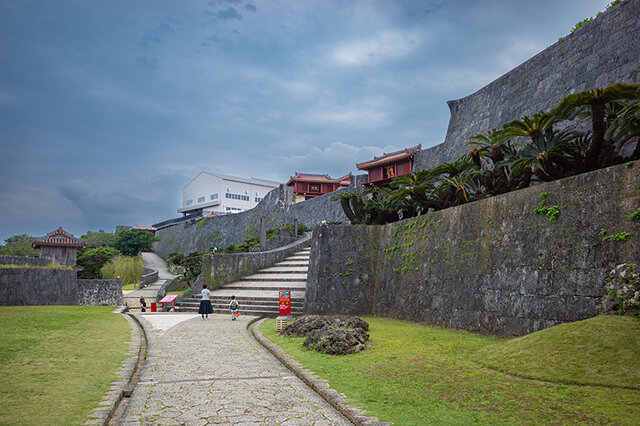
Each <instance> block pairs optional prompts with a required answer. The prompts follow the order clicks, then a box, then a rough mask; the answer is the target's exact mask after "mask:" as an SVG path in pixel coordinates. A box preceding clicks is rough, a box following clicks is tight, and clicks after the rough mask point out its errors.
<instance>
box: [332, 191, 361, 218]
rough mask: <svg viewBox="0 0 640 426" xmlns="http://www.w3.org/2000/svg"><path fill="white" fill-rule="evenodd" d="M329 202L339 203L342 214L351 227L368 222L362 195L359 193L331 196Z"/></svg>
mask: <svg viewBox="0 0 640 426" xmlns="http://www.w3.org/2000/svg"><path fill="white" fill-rule="evenodd" d="M330 199H331V201H339V202H340V206H341V207H342V210H343V211H344V214H345V215H346V216H347V219H349V222H351V224H352V225H364V224H366V223H367V222H368V220H369V214H368V213H367V211H366V210H365V199H364V194H363V193H361V192H355V191H352V192H343V193H340V194H336V195H333V196H331V198H330Z"/></svg>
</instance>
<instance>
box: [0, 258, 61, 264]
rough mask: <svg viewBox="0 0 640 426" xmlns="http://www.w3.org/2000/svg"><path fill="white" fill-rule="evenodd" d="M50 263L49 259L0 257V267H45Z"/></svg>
mask: <svg viewBox="0 0 640 426" xmlns="http://www.w3.org/2000/svg"><path fill="white" fill-rule="evenodd" d="M50 263H51V259H45V258H42V257H27V256H0V265H33V266H47V265H48V264H50Z"/></svg>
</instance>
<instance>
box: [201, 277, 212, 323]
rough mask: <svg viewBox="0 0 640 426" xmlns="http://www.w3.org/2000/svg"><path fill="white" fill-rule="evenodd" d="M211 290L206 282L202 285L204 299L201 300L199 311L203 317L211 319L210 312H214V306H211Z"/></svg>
mask: <svg viewBox="0 0 640 426" xmlns="http://www.w3.org/2000/svg"><path fill="white" fill-rule="evenodd" d="M210 295H211V292H210V291H209V289H208V288H207V285H206V284H203V286H202V300H201V301H200V308H199V309H198V313H199V314H200V315H202V319H203V320H204V319H209V314H212V313H213V306H211V300H209V296H210Z"/></svg>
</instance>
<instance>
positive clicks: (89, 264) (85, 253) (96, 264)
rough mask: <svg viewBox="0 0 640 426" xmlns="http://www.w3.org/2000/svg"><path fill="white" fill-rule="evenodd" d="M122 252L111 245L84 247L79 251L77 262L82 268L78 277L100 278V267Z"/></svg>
mask: <svg viewBox="0 0 640 426" xmlns="http://www.w3.org/2000/svg"><path fill="white" fill-rule="evenodd" d="M119 254H120V252H119V251H118V250H116V249H114V248H111V247H96V248H83V249H82V250H80V251H79V252H78V257H77V260H76V264H77V265H78V266H80V267H81V268H82V270H81V271H78V278H82V279H99V278H101V274H100V269H102V267H103V266H104V265H105V264H106V263H107V262H108V261H110V260H111V259H113V258H114V257H116V256H117V255H119Z"/></svg>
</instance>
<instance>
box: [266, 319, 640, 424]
mask: <svg viewBox="0 0 640 426" xmlns="http://www.w3.org/2000/svg"><path fill="white" fill-rule="evenodd" d="M365 319H366V320H367V321H368V322H369V325H370V330H369V333H370V335H371V338H370V340H369V345H368V347H367V349H366V350H365V351H363V352H360V353H358V354H354V355H348V356H331V355H324V354H319V353H317V352H313V351H307V350H306V349H304V348H303V347H302V342H303V341H304V339H303V338H282V337H280V336H279V335H278V334H277V333H276V331H275V320H268V321H266V322H265V323H263V324H262V325H261V326H260V330H261V331H262V333H263V334H264V335H265V337H267V338H269V339H270V340H272V341H273V342H275V343H277V344H279V345H280V346H281V347H282V348H283V349H284V350H285V351H286V352H287V353H289V354H290V355H291V356H292V357H293V358H294V359H296V360H297V361H298V362H300V363H301V364H302V365H303V366H305V367H306V368H308V369H310V370H312V371H314V372H315V373H316V374H317V375H318V376H320V377H322V378H324V379H327V380H328V381H329V384H330V385H331V387H332V388H333V389H335V390H337V391H338V392H342V393H344V394H345V395H347V397H348V401H349V402H350V403H352V404H353V405H355V406H358V407H361V408H364V409H366V410H367V412H368V414H369V415H374V416H377V417H378V419H379V420H381V421H392V422H395V423H396V424H402V425H407V424H409V425H411V424H415V425H422V424H470V423H474V424H610V423H613V424H638V419H639V418H640V390H637V389H621V388H617V387H607V386H588V385H577V384H571V385H570V384H567V383H569V382H571V383H601V384H603V385H611V384H615V385H620V386H627V385H632V386H634V387H636V388H640V383H638V377H639V376H638V374H639V373H638V366H639V365H640V351H639V350H638V348H639V347H640V332H639V331H638V330H639V325H640V322H639V321H638V320H637V319H633V318H628V317H618V316H602V317H597V318H594V319H591V320H587V321H582V322H578V323H573V324H565V325H563V326H559V327H554V328H551V329H549V330H544V331H541V332H538V333H533V334H531V335H529V336H525V337H523V338H520V339H511V340H505V339H497V338H492V337H485V336H481V335H476V334H471V333H464V332H458V331H451V330H442V329H437V328H432V327H426V326H422V325H417V324H411V323H406V322H402V321H396V320H390V319H382V318H365ZM603 324H604V325H603ZM612 330H616V332H615V333H612ZM612 334H615V335H616V337H613V338H612V339H609V337H608V336H611V335H612ZM562 336H566V342H569V343H571V344H572V345H576V346H575V348H574V349H575V350H572V349H571V347H570V346H566V345H565V346H564V347H562V348H561V349H560V350H558V351H553V350H551V348H552V347H557V346H558V345H560V346H562V345H563V344H564V343H563V342H564V341H565V339H563V337H562ZM604 342H609V343H606V344H605V343H604ZM591 345H596V347H591ZM586 347H588V348H589V349H588V351H587V350H586V349H585V348H586ZM629 348H632V349H629ZM587 352H588V354H587ZM586 358H588V359H587V360H586V361H585V362H586V363H587V364H588V366H589V367H588V368H587V369H581V368H580V367H579V365H580V362H581V360H583V359H586ZM621 360H622V361H621ZM485 366H491V368H487V367H485ZM543 366H544V368H542V367H543ZM568 366H572V367H568ZM593 366H597V373H596V374H593V372H591V371H590V369H591V368H592V367H593ZM493 367H499V368H500V369H502V370H504V371H509V372H511V373H515V374H518V375H519V376H538V377H540V378H541V379H544V380H548V381H542V380H532V379H526V378H523V377H518V376H514V375H512V374H505V373H504V372H500V371H497V370H496V369H494V368H493ZM633 369H635V372H633V373H631V375H630V376H629V377H626V375H628V374H629V372H630V371H631V370H633ZM549 381H551V382H549Z"/></svg>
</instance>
